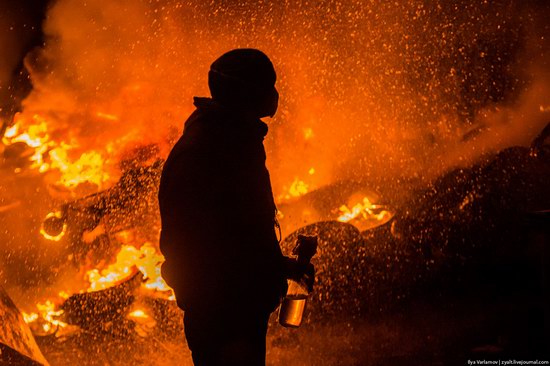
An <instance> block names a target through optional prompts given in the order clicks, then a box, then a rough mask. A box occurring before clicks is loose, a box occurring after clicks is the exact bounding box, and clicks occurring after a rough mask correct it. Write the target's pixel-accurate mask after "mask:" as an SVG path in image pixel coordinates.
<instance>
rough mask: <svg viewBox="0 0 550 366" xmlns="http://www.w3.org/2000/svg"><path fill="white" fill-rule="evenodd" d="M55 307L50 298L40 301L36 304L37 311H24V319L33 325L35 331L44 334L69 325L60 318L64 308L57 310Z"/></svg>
mask: <svg viewBox="0 0 550 366" xmlns="http://www.w3.org/2000/svg"><path fill="white" fill-rule="evenodd" d="M55 307H56V305H55V304H54V303H53V302H52V301H50V300H47V301H46V302H44V303H38V304H36V308H37V310H38V311H37V312H33V313H26V312H22V313H23V319H24V320H25V322H26V323H27V324H29V325H30V326H31V328H32V329H33V331H34V332H40V333H43V334H51V333H54V332H56V331H57V330H58V329H59V328H65V327H67V325H68V324H67V323H64V322H62V321H61V320H59V317H60V316H62V315H63V310H55Z"/></svg>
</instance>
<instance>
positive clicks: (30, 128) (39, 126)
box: [2, 114, 110, 188]
mask: <svg viewBox="0 0 550 366" xmlns="http://www.w3.org/2000/svg"><path fill="white" fill-rule="evenodd" d="M14 122H15V123H14V125H13V126H11V127H9V128H8V129H7V130H6V132H5V133H4V136H3V138H2V142H3V143H4V144H5V145H11V144H14V143H17V142H23V143H25V144H26V145H27V146H28V147H29V148H32V149H34V153H33V154H32V156H31V157H30V158H29V160H30V162H31V169H36V170H38V171H39V172H40V173H46V172H49V171H56V172H58V174H59V178H58V180H57V184H60V185H64V186H66V187H69V188H72V187H76V186H77V185H79V184H81V183H84V182H90V183H93V184H95V185H97V186H98V187H101V186H102V185H103V184H104V183H105V182H107V181H108V180H109V178H110V176H109V174H108V173H107V172H106V170H105V168H104V166H105V160H104V158H103V156H102V155H101V154H100V153H99V152H98V151H94V150H91V151H87V152H85V153H83V154H81V155H80V156H79V157H78V158H74V157H73V156H72V154H71V153H73V154H74V153H75V150H76V149H77V148H78V147H79V146H78V144H77V143H76V142H74V141H71V142H66V141H54V140H53V139H52V138H51V136H50V133H49V131H48V122H47V120H46V119H45V118H43V117H42V116H40V115H38V114H35V115H33V116H32V120H31V121H28V120H26V119H25V118H24V117H22V116H21V115H16V117H15V118H14Z"/></svg>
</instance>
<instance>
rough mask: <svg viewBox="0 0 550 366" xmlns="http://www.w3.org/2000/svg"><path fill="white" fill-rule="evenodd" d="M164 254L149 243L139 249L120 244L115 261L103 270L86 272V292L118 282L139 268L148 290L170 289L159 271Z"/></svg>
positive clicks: (101, 288)
mask: <svg viewBox="0 0 550 366" xmlns="http://www.w3.org/2000/svg"><path fill="white" fill-rule="evenodd" d="M162 262H164V256H163V255H162V254H161V253H159V252H158V251H157V249H156V248H155V247H154V246H153V245H152V244H151V243H145V244H143V245H142V246H141V248H140V249H137V248H136V247H134V246H132V245H124V246H122V248H121V250H120V252H119V253H118V254H117V257H116V261H115V263H113V264H111V265H109V266H108V267H107V268H105V269H103V270H99V269H92V270H89V271H88V272H86V278H87V280H88V281H89V283H90V286H89V288H88V289H87V291H88V292H91V291H98V290H103V289H106V288H109V287H111V286H114V285H116V284H117V283H120V282H122V281H124V280H125V279H127V278H128V277H130V276H131V275H133V274H134V273H135V272H136V271H137V270H139V271H140V272H141V273H142V274H143V277H144V278H145V283H144V286H145V288H147V289H149V290H157V291H162V292H165V291H171V290H172V289H171V288H170V287H169V286H168V285H167V284H166V282H164V279H163V278H162V276H161V273H160V265H161V264H162Z"/></svg>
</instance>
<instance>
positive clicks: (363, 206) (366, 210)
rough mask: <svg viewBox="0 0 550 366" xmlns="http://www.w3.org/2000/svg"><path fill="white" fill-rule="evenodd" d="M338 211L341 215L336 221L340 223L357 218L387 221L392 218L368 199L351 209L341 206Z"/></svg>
mask: <svg viewBox="0 0 550 366" xmlns="http://www.w3.org/2000/svg"><path fill="white" fill-rule="evenodd" d="M339 211H340V213H341V214H340V216H338V218H337V220H338V221H340V222H349V221H352V220H354V219H357V218H363V219H365V220H375V221H387V220H388V219H390V218H391V217H392V216H393V215H392V214H391V213H390V212H389V211H387V210H386V209H385V206H382V205H377V204H374V203H372V202H371V200H370V199H369V198H368V197H364V198H363V201H362V202H360V203H357V204H356V205H354V206H353V207H352V208H351V209H349V208H348V206H346V205H342V206H340V208H339Z"/></svg>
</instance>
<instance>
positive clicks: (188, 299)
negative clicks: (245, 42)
mask: <svg viewBox="0 0 550 366" xmlns="http://www.w3.org/2000/svg"><path fill="white" fill-rule="evenodd" d="M274 85H275V71H274V69H273V66H272V64H271V62H270V61H269V59H268V58H267V56H265V55H264V54H263V53H261V52H260V51H257V50H251V49H239V50H233V51H230V52H228V53H227V54H225V55H223V56H222V57H220V58H219V59H218V60H217V61H216V62H214V63H213V64H212V67H211V70H210V74H209V86H210V89H211V92H212V97H213V98H212V99H208V98H195V106H196V107H197V110H196V111H195V112H194V113H193V114H192V115H191V116H190V117H189V119H188V120H187V122H186V123H185V128H184V133H183V135H182V137H181V138H180V140H179V141H178V142H177V143H176V145H175V146H174V148H173V150H172V152H171V153H170V155H169V157H168V159H167V161H166V163H165V166H164V170H163V174H162V178H161V184H160V189H159V204H160V210H161V218H162V233H161V250H162V252H163V254H164V256H165V257H166V262H165V263H164V264H163V267H162V271H163V277H164V278H165V279H166V281H167V282H168V284H169V285H170V286H171V287H172V288H174V291H175V293H176V299H177V301H178V305H179V306H180V307H181V308H182V309H183V310H184V312H185V313H184V317H185V333H186V337H187V342H188V345H189V347H190V348H191V350H192V354H193V361H194V363H195V365H221V364H223V365H230V364H240V365H263V364H264V363H265V334H266V331H267V320H268V318H269V314H270V313H271V312H272V311H273V310H275V309H276V307H277V305H278V304H279V301H280V298H281V297H282V296H283V295H284V293H285V291H286V277H287V272H289V270H288V269H289V268H292V262H291V261H290V260H289V259H288V258H286V257H284V256H283V255H282V253H281V250H280V248H279V244H278V240H277V237H276V233H275V228H274V225H275V223H276V218H275V217H276V216H275V215H276V208H275V204H274V202H273V194H272V191H271V184H270V180H269V174H268V171H267V169H266V166H265V151H264V147H263V138H264V136H265V134H266V133H267V125H265V123H263V122H262V121H261V120H260V119H259V118H261V117H264V116H268V115H273V114H274V113H275V110H276V108H277V100H278V94H277V91H276V89H275V86H274Z"/></svg>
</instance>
